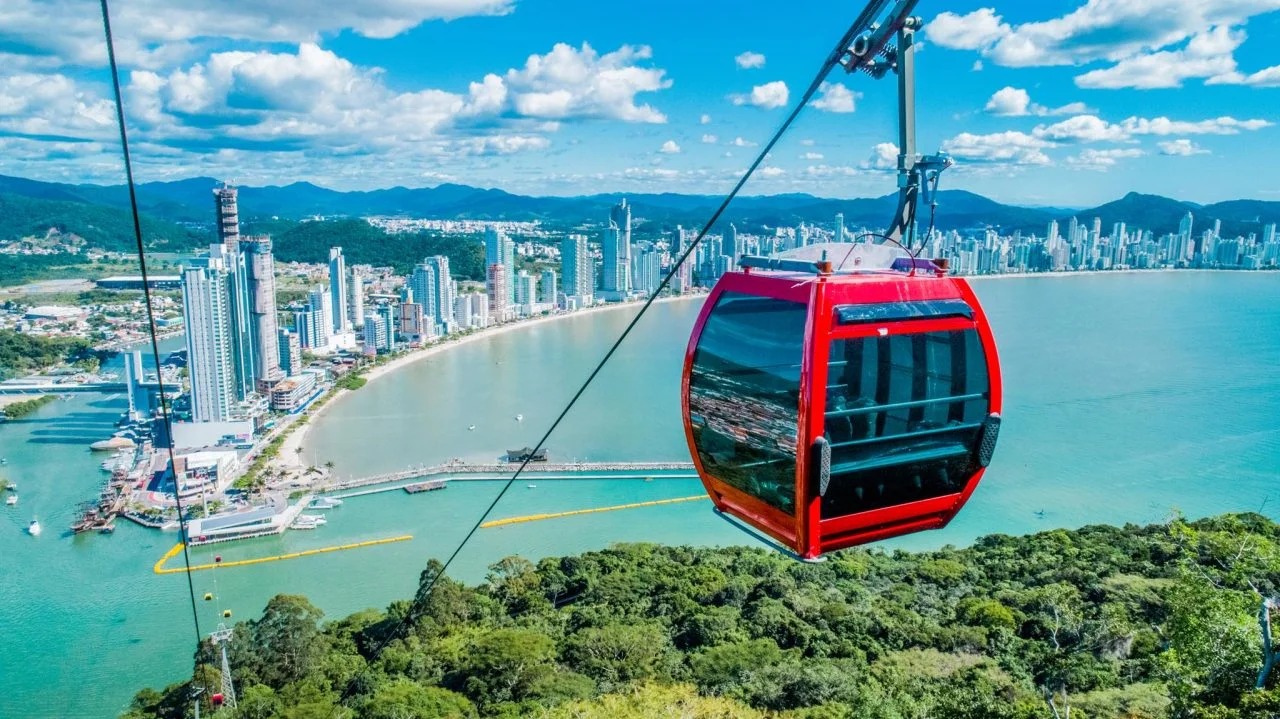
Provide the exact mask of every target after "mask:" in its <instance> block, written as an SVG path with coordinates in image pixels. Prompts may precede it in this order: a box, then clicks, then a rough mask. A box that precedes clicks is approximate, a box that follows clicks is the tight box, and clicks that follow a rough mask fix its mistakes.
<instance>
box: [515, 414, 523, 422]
mask: <svg viewBox="0 0 1280 719" xmlns="http://www.w3.org/2000/svg"><path fill="white" fill-rule="evenodd" d="M516 421H517V422H523V421H524V415H522V414H518V415H516Z"/></svg>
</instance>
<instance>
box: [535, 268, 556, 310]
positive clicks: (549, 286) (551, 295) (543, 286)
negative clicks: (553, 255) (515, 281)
mask: <svg viewBox="0 0 1280 719" xmlns="http://www.w3.org/2000/svg"><path fill="white" fill-rule="evenodd" d="M538 287H539V292H540V293H541V294H540V296H539V298H538V301H539V302H541V303H542V304H546V305H551V306H553V307H554V306H555V304H556V294H557V293H558V292H559V287H558V286H557V283H556V271H555V270H543V271H542V279H541V280H540V281H539V282H538Z"/></svg>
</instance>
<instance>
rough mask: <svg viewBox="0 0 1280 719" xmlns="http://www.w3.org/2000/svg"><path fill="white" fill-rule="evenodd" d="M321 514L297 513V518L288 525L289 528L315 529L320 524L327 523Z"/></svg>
mask: <svg viewBox="0 0 1280 719" xmlns="http://www.w3.org/2000/svg"><path fill="white" fill-rule="evenodd" d="M328 521H329V520H327V519H325V518H324V515H323V514H299V515H298V517H297V519H294V520H293V523H292V524H290V525H289V528H290V529H315V528H316V527H319V526H320V525H322V524H328Z"/></svg>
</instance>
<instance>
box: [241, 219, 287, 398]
mask: <svg viewBox="0 0 1280 719" xmlns="http://www.w3.org/2000/svg"><path fill="white" fill-rule="evenodd" d="M240 247H241V249H243V250H244V259H245V268H246V269H247V270H248V290H249V339H250V345H251V346H252V348H253V370H254V375H253V377H254V380H255V381H256V387H255V388H256V389H257V390H258V392H260V393H265V392H267V391H268V390H269V389H270V386H271V385H272V384H275V383H276V382H279V381H280V380H282V379H284V377H285V373H284V372H283V371H282V370H281V369H280V347H279V339H280V328H279V326H278V325H277V324H276V274H275V258H274V257H272V255H271V238H270V237H268V236H266V235H257V236H249V237H245V238H244V239H242V240H241V241H240Z"/></svg>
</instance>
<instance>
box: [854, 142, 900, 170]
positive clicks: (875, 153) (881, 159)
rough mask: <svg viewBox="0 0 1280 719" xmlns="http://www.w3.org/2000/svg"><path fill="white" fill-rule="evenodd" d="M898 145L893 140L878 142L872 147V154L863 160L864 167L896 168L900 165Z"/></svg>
mask: <svg viewBox="0 0 1280 719" xmlns="http://www.w3.org/2000/svg"><path fill="white" fill-rule="evenodd" d="M898 152H899V150H898V146H897V145H895V144H894V143H892V142H880V143H876V145H874V146H873V147H872V148H871V156H870V157H868V158H867V159H866V160H864V161H863V163H862V167H863V168H864V169H868V170H895V169H897V167H898Z"/></svg>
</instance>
